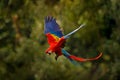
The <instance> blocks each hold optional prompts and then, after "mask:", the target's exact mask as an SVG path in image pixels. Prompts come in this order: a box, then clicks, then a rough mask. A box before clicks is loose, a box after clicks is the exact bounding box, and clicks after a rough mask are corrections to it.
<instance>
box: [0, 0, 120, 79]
mask: <svg viewBox="0 0 120 80" xmlns="http://www.w3.org/2000/svg"><path fill="white" fill-rule="evenodd" d="M47 15H53V16H54V17H56V18H57V21H58V23H59V24H60V26H61V27H62V28H63V29H64V33H65V34H67V33H68V32H70V31H72V30H73V29H75V28H77V27H78V26H79V25H80V24H82V23H86V27H84V28H82V29H81V30H80V31H78V32H77V33H76V34H74V35H72V36H71V38H70V39H69V40H68V41H67V44H66V47H65V48H66V49H67V50H68V51H69V52H70V53H71V54H74V55H77V56H82V57H86V58H88V57H93V56H96V55H97V54H98V52H103V56H102V58H101V59H99V60H97V61H92V62H85V63H80V65H76V66H75V65H73V64H71V63H70V62H69V61H68V60H67V59H66V58H64V57H60V58H59V59H58V61H55V60H54V55H52V56H47V55H46V54H45V53H44V51H45V49H46V48H47V47H48V44H47V40H46V37H45V35H44V34H43V29H44V18H45V16H47ZM0 80H120V0H0Z"/></svg>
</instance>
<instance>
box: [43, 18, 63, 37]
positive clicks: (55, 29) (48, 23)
mask: <svg viewBox="0 0 120 80" xmlns="http://www.w3.org/2000/svg"><path fill="white" fill-rule="evenodd" d="M44 33H45V34H47V33H51V34H54V35H56V36H58V37H62V36H63V34H62V31H61V30H60V27H59V25H58V24H57V22H56V20H55V19H54V18H53V17H51V16H47V17H46V18H45V26H44Z"/></svg>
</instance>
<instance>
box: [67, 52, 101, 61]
mask: <svg viewBox="0 0 120 80" xmlns="http://www.w3.org/2000/svg"><path fill="white" fill-rule="evenodd" d="M101 56H102V53H100V54H99V55H98V56H97V57H94V58H89V59H86V58H81V57H76V56H74V55H70V56H69V58H71V59H73V60H76V61H80V62H85V61H92V60H97V59H99V58H100V57H101Z"/></svg>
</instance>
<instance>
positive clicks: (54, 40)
mask: <svg viewBox="0 0 120 80" xmlns="http://www.w3.org/2000/svg"><path fill="white" fill-rule="evenodd" d="M84 25H85V24H82V25H81V26H80V27H78V28H77V29H75V30H73V31H72V32H70V33H69V34H67V35H63V33H62V30H61V29H60V27H59V25H58V24H57V22H56V19H55V18H53V17H52V16H47V17H46V18H45V23H44V33H45V35H46V36H47V41H48V44H49V45H50V46H49V48H48V49H47V50H46V51H45V53H46V54H49V55H50V54H51V53H55V54H56V56H55V59H56V60H57V59H58V57H59V56H61V55H64V56H65V57H66V58H67V59H69V60H70V61H71V62H73V61H79V62H85V61H91V60H97V59H99V58H100V57H101V56H102V53H100V54H99V55H98V56H97V57H95V58H90V59H85V58H81V57H76V56H74V55H71V54H69V53H68V52H67V51H66V50H65V49H64V47H65V43H66V39H68V38H69V37H70V36H71V35H72V34H73V33H75V32H76V31H78V30H79V29H81V28H82V27H83V26H84Z"/></svg>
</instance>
